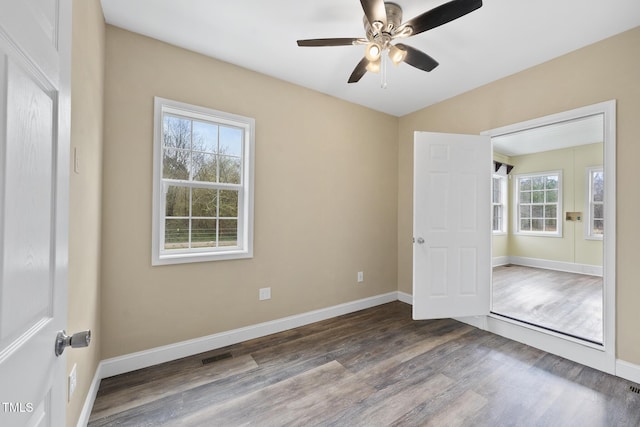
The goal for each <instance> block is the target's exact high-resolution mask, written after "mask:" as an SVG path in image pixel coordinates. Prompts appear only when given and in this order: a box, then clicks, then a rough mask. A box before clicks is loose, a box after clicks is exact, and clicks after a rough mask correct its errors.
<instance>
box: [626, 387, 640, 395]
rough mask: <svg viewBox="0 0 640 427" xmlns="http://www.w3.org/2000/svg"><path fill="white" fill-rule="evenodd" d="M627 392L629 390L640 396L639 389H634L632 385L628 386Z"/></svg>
mask: <svg viewBox="0 0 640 427" xmlns="http://www.w3.org/2000/svg"><path fill="white" fill-rule="evenodd" d="M629 390H631V391H632V392H634V393H637V394H640V387H636V386H634V385H632V386H629Z"/></svg>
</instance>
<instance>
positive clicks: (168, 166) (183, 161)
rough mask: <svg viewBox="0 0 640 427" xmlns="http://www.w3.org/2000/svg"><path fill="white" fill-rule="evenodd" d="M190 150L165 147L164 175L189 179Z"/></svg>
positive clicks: (164, 176)
mask: <svg viewBox="0 0 640 427" xmlns="http://www.w3.org/2000/svg"><path fill="white" fill-rule="evenodd" d="M189 154H190V152H189V151H186V150H174V149H165V150H164V154H163V159H162V177H163V178H167V179H183V180H188V179H189Z"/></svg>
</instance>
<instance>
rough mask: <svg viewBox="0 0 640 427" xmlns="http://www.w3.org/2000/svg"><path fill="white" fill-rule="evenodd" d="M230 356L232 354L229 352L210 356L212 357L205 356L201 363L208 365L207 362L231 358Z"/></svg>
mask: <svg viewBox="0 0 640 427" xmlns="http://www.w3.org/2000/svg"><path fill="white" fill-rule="evenodd" d="M232 357H233V356H232V355H231V353H222V354H218V355H217V356H212V357H207V358H206V359H202V364H203V365H208V364H209V363H214V362H218V361H220V360H224V359H231V358H232Z"/></svg>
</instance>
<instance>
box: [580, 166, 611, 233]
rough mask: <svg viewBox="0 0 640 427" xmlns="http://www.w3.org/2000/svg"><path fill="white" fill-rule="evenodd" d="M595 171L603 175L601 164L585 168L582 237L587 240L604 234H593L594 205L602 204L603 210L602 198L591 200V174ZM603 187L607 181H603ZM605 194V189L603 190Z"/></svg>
mask: <svg viewBox="0 0 640 427" xmlns="http://www.w3.org/2000/svg"><path fill="white" fill-rule="evenodd" d="M596 172H600V173H602V174H603V176H604V168H603V167H602V166H592V167H588V168H587V173H586V179H587V185H586V186H585V187H586V191H587V194H586V195H585V202H586V203H585V208H584V209H585V236H584V238H585V239H587V240H602V237H603V236H604V234H594V233H593V221H594V220H595V218H594V217H593V210H594V205H596V204H600V205H602V206H603V211H604V200H603V201H602V202H595V201H594V200H593V174H594V173H596ZM604 185H605V187H606V185H607V183H606V182H605V184H604ZM605 196H606V191H605Z"/></svg>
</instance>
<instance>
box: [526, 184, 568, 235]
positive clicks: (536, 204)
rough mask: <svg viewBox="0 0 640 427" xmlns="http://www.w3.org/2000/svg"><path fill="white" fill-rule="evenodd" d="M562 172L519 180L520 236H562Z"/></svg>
mask: <svg viewBox="0 0 640 427" xmlns="http://www.w3.org/2000/svg"><path fill="white" fill-rule="evenodd" d="M561 189H562V173H561V172H560V171H555V172H542V173H535V174H523V175H517V176H516V177H515V206H516V223H515V228H516V233H519V234H528V235H539V236H554V237H559V236H562V221H561V212H562V190H561Z"/></svg>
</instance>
